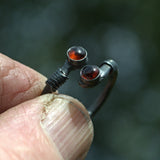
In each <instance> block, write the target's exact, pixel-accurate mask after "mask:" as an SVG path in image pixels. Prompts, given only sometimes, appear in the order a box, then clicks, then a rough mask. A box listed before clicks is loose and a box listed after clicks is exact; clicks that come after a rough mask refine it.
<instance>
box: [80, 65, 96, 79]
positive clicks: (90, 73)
mask: <svg viewBox="0 0 160 160" xmlns="http://www.w3.org/2000/svg"><path fill="white" fill-rule="evenodd" d="M98 75H99V68H98V67H97V66H93V65H92V66H91V65H88V66H85V67H84V68H83V70H82V78H84V79H86V80H93V79H95V78H96V77H97V76H98Z"/></svg>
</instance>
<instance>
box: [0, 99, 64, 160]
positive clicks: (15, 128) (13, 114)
mask: <svg viewBox="0 0 160 160" xmlns="http://www.w3.org/2000/svg"><path fill="white" fill-rule="evenodd" d="M42 109H43V106H42V105H41V103H39V100H38V99H37V100H31V101H28V102H25V103H23V104H20V105H18V106H17V107H13V108H12V109H9V110H8V111H6V112H4V113H2V114H1V116H0V142H1V143H0V159H5V160H22V159H23V160H44V159H45V160H53V159H54V160H62V157H61V155H60V154H59V152H58V150H57V148H56V146H55V145H54V144H53V143H52V141H50V139H49V138H48V137H47V136H46V134H45V133H44V131H43V130H42V127H41V125H40V119H41V116H40V115H41V112H42Z"/></svg>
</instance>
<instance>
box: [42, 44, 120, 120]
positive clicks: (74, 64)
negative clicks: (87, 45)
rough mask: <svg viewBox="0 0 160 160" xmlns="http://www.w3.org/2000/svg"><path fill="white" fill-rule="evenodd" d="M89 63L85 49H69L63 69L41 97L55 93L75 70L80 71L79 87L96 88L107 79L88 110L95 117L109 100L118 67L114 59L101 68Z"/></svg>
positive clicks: (59, 70) (52, 77)
mask: <svg viewBox="0 0 160 160" xmlns="http://www.w3.org/2000/svg"><path fill="white" fill-rule="evenodd" d="M87 61H88V53H87V51H86V50H85V49H84V48H83V47H80V46H73V47H71V48H69V49H68V51H67V60H66V61H65V63H64V65H63V66H62V67H61V68H58V69H57V71H56V72H54V73H53V74H52V75H51V77H50V78H48V80H47V81H46V86H45V87H44V89H43V91H42V93H41V95H43V94H47V93H52V92H55V91H56V90H57V89H58V88H59V87H60V86H62V85H63V84H64V83H65V81H66V80H67V79H69V78H68V75H69V73H70V72H71V71H72V70H75V69H80V81H79V85H80V86H81V87H83V88H90V87H94V86H96V85H98V84H99V83H100V82H101V81H103V80H104V79H106V80H107V82H106V85H105V87H104V89H103V91H102V92H101V93H100V94H99V96H98V98H97V99H96V100H95V102H93V103H92V104H91V105H90V106H89V107H88V109H87V110H88V113H89V115H90V116H91V117H94V115H95V114H96V113H97V111H98V110H99V109H100V108H101V106H102V105H103V103H104V102H105V100H106V99H107V97H108V95H109V93H110V91H111V90H112V88H113V86H114V84H115V82H116V79H117V76H118V65H117V63H116V62H115V61H114V60H112V59H108V60H105V61H104V62H103V63H102V64H101V65H100V66H99V67H98V66H96V65H87Z"/></svg>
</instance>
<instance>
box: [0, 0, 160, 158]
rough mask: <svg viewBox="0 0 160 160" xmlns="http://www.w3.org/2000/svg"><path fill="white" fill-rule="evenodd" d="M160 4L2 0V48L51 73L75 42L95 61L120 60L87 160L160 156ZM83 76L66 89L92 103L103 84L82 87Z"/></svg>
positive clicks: (111, 0)
mask: <svg viewBox="0 0 160 160" xmlns="http://www.w3.org/2000/svg"><path fill="white" fill-rule="evenodd" d="M159 8H160V2H159V1H158V0H152V1H151V0H88V1H85V0H76V1H74V0H66V1H65V0H52V1H51V0H14V1H7V0H4V1H3V0H0V52H2V53H4V54H6V55H8V56H10V57H11V58H13V59H16V60H17V61H20V62H22V63H24V64H26V65H28V66H30V67H32V68H34V69H35V70H37V71H39V72H40V73H42V74H44V75H45V76H49V75H51V73H52V72H53V71H55V70H56V69H57V67H60V66H61V65H62V64H63V62H64V59H65V58H66V55H65V54H66V50H67V49H68V48H69V47H70V46H73V45H80V46H83V47H84V48H86V49H87V51H88V54H89V63H90V64H100V63H101V62H102V61H103V60H105V59H108V58H113V59H114V60H116V61H117V62H118V64H119V70H120V72H119V77H118V81H117V83H116V86H115V87H114V89H113V92H112V94H111V95H110V97H109V99H108V100H107V102H106V103H105V105H104V106H103V109H101V111H100V112H99V114H97V115H96V117H95V118H94V126H95V138H94V142H93V145H92V147H91V150H90V152H89V154H88V156H87V158H86V159H87V160H135V159H136V160H159V159H160V105H159V104H160V102H159V100H160V83H159V81H160V74H159V65H160V63H159V58H160V54H159V51H160V45H159V44H160V9H159ZM78 79H79V76H78V72H75V73H72V74H71V75H70V80H69V81H68V82H67V83H66V84H65V85H64V86H63V87H62V88H61V89H60V92H61V93H65V94H69V95H72V96H74V97H77V98H79V99H80V100H81V101H82V102H84V104H85V105H86V106H87V105H89V104H90V103H91V102H92V101H93V99H94V97H95V96H96V92H97V91H99V90H100V89H101V88H102V87H103V86H101V85H100V86H99V87H97V88H95V89H90V90H85V89H81V88H80V87H79V86H78V85H77V81H78ZM93 93H94V95H95V96H94V95H92V94H93ZM88 94H91V95H92V96H88Z"/></svg>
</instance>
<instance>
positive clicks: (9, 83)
mask: <svg viewBox="0 0 160 160" xmlns="http://www.w3.org/2000/svg"><path fill="white" fill-rule="evenodd" d="M45 81H46V78H45V77H44V76H43V75H41V74H40V73H38V72H36V71H34V70H33V69H31V68H29V67H27V66H25V65H23V64H21V63H19V62H17V61H15V60H12V59H11V58H9V57H7V56H5V55H3V54H1V53H0V113H2V112H4V111H6V110H7V109H9V108H11V107H13V106H15V105H17V104H20V103H22V102H24V101H26V100H29V99H32V98H34V97H36V96H38V95H40V93H41V92H42V90H43V88H44V86H45Z"/></svg>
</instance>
